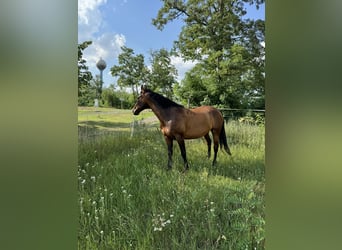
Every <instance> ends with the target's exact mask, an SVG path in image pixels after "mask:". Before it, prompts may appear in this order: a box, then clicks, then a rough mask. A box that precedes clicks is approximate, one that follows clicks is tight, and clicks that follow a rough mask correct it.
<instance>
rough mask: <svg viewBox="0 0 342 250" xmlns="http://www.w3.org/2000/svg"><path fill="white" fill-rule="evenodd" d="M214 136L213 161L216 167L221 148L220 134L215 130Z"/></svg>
mask: <svg viewBox="0 0 342 250" xmlns="http://www.w3.org/2000/svg"><path fill="white" fill-rule="evenodd" d="M212 134H213V139H214V160H213V166H214V165H215V164H216V157H217V151H218V148H219V133H217V131H215V130H213V131H212Z"/></svg>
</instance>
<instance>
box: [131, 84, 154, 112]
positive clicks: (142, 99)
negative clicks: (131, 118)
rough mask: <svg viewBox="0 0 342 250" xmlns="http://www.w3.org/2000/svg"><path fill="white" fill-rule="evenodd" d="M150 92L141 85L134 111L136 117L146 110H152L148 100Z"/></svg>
mask: <svg viewBox="0 0 342 250" xmlns="http://www.w3.org/2000/svg"><path fill="white" fill-rule="evenodd" d="M148 91H149V90H148V88H147V87H146V86H145V85H141V91H140V95H139V97H138V99H137V101H136V103H135V104H134V107H133V109H132V112H133V114H134V115H139V113H140V112H141V111H143V110H144V109H148V108H150V106H149V105H148V103H147V100H146V98H147V93H148Z"/></svg>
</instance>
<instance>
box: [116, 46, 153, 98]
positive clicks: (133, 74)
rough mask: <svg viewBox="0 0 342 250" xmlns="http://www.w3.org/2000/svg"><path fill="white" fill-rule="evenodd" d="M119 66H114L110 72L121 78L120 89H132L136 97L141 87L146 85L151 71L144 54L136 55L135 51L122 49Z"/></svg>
mask: <svg viewBox="0 0 342 250" xmlns="http://www.w3.org/2000/svg"><path fill="white" fill-rule="evenodd" d="M121 50H122V53H121V54H120V55H119V58H118V59H119V65H114V66H113V67H112V68H111V69H110V71H111V74H112V76H114V77H119V78H118V85H119V86H120V87H130V88H131V89H132V93H133V95H134V96H137V95H138V91H139V89H138V88H139V86H140V85H142V84H145V83H146V81H147V79H148V75H149V70H148V68H147V67H146V66H145V63H144V56H143V55H142V54H138V55H134V51H133V49H131V48H128V47H126V46H123V47H121Z"/></svg>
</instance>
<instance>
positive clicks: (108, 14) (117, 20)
mask: <svg viewBox="0 0 342 250" xmlns="http://www.w3.org/2000/svg"><path fill="white" fill-rule="evenodd" d="M161 7H162V1H161V0H145V1H144V0H78V43H82V42H84V41H89V40H90V41H92V42H93V43H92V45H90V46H89V47H88V48H86V49H85V50H84V54H83V58H84V59H85V60H86V61H87V65H88V67H89V70H90V71H91V72H92V74H93V76H94V77H95V75H99V72H100V71H99V70H98V69H97V68H96V62H98V61H99V60H100V58H102V59H103V60H104V61H105V62H106V64H107V67H106V68H105V70H104V71H103V82H104V87H108V86H109V85H110V84H114V85H116V78H114V77H113V76H112V75H111V74H110V68H111V67H112V66H114V65H117V63H118V55H119V54H120V52H121V49H120V48H121V46H127V47H129V48H131V49H133V51H134V53H135V54H143V55H144V57H145V64H146V65H147V66H149V65H150V51H151V50H159V49H161V48H165V49H167V50H170V49H171V48H172V46H173V41H175V40H177V38H178V35H179V33H180V31H181V27H182V25H183V23H182V21H181V20H176V21H173V22H171V23H168V24H167V25H166V26H165V27H164V29H163V30H162V31H160V30H158V29H157V28H156V27H155V26H153V25H152V18H155V17H156V16H157V13H158V10H159V9H160V8H161ZM246 7H247V17H248V18H252V19H265V9H264V5H263V6H261V7H260V8H259V10H256V9H255V8H254V7H253V6H252V7H250V6H246ZM171 63H172V64H173V65H175V67H176V69H177V71H178V81H180V80H181V79H183V77H184V74H185V72H186V71H188V70H190V69H191V68H192V67H193V66H194V65H195V62H191V61H187V62H184V61H183V60H182V58H180V57H174V56H173V57H171Z"/></svg>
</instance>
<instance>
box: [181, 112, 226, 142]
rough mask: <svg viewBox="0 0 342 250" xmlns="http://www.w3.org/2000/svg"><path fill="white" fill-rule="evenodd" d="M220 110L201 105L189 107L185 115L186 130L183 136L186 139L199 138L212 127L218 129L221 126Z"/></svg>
mask: <svg viewBox="0 0 342 250" xmlns="http://www.w3.org/2000/svg"><path fill="white" fill-rule="evenodd" d="M222 122H223V117H222V114H221V112H220V111H219V110H218V109H216V108H214V107H211V106H201V107H198V108H194V109H190V110H188V111H187V115H186V130H185V134H184V136H185V137H186V138H188V139H193V138H199V137H202V136H204V135H206V134H207V133H208V132H209V131H211V130H212V129H215V130H216V129H217V130H219V129H220V128H221V126H222Z"/></svg>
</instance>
